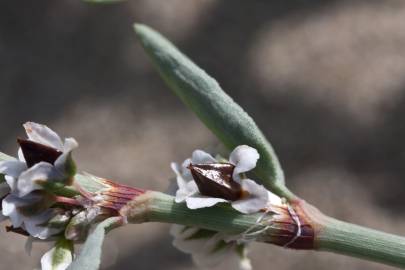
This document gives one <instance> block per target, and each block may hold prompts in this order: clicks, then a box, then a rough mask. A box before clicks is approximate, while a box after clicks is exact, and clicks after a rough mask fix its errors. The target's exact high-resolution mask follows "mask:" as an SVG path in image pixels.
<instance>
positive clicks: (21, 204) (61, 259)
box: [0, 122, 143, 270]
mask: <svg viewBox="0 0 405 270" xmlns="http://www.w3.org/2000/svg"><path fill="white" fill-rule="evenodd" d="M24 128H25V131H26V133H27V136H28V139H18V140H17V141H18V143H19V145H20V148H19V150H18V159H10V160H7V161H2V162H0V198H1V205H2V209H1V212H0V217H1V221H4V220H9V222H10V223H11V226H7V227H6V228H7V230H8V231H12V232H16V233H20V234H23V235H26V236H28V237H29V238H28V241H27V245H26V246H27V247H28V250H30V247H31V245H32V242H33V241H55V245H54V247H53V248H52V249H51V250H50V251H48V252H47V253H46V254H45V255H44V256H43V257H42V259H41V266H42V269H43V270H46V269H58V270H64V269H66V268H67V267H68V265H69V264H70V263H71V262H72V260H73V243H75V242H82V241H84V240H85V239H86V237H87V235H88V232H89V229H90V227H91V225H93V224H94V223H96V222H98V221H101V220H103V219H105V218H107V217H111V216H120V213H119V210H120V209H121V208H122V207H123V205H125V203H126V202H127V201H129V200H131V199H132V198H134V197H135V196H137V195H139V194H141V193H142V192H143V191H142V190H138V189H134V188H130V187H126V186H123V185H119V184H116V183H113V182H111V181H108V180H106V179H100V178H96V177H90V176H88V177H87V178H89V179H91V180H92V183H93V184H94V183H96V184H97V185H98V187H99V188H98V190H97V191H95V192H88V191H86V190H84V189H83V188H82V187H81V186H80V185H79V184H78V183H76V182H75V174H76V166H75V163H74V161H73V159H72V151H73V149H75V148H76V147H77V146H78V144H77V142H76V140H75V139H73V138H66V139H65V140H64V141H62V139H61V138H60V137H59V136H58V135H57V134H56V133H55V132H54V131H52V130H51V129H50V128H48V127H47V126H44V125H40V124H36V123H32V122H28V123H25V124H24ZM68 186H71V188H70V189H68V190H70V191H71V192H74V194H73V195H72V194H70V195H69V196H68V195H66V196H65V195H64V194H60V193H61V192H60V191H61V190H63V189H65V191H66V188H67V187H68ZM55 258H56V259H55ZM55 263H56V264H57V265H55Z"/></svg>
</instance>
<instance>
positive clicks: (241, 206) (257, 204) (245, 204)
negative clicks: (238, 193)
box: [232, 179, 269, 214]
mask: <svg viewBox="0 0 405 270" xmlns="http://www.w3.org/2000/svg"><path fill="white" fill-rule="evenodd" d="M241 185H242V189H243V190H245V191H247V192H249V196H248V197H247V198H244V199H242V200H237V201H234V202H232V207H233V208H234V209H236V210H238V211H239V212H241V213H244V214H251V213H256V212H258V211H260V210H261V209H263V208H265V207H266V206H267V203H268V200H269V195H268V191H267V189H265V188H264V187H263V186H262V185H259V184H257V183H256V182H255V181H253V180H250V179H244V180H242V183H241Z"/></svg>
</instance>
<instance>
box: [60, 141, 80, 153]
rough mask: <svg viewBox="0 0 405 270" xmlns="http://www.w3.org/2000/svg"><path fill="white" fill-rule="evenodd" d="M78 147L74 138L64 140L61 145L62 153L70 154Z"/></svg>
mask: <svg viewBox="0 0 405 270" xmlns="http://www.w3.org/2000/svg"><path fill="white" fill-rule="evenodd" d="M77 147H79V143H78V142H77V141H76V140H75V139H74V138H66V139H65V143H64V144H63V152H71V151H72V150H73V149H76V148H77Z"/></svg>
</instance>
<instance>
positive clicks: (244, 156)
mask: <svg viewBox="0 0 405 270" xmlns="http://www.w3.org/2000/svg"><path fill="white" fill-rule="evenodd" d="M259 157H260V155H259V153H258V152H257V150H256V149H254V148H252V147H250V146H247V145H239V146H238V147H236V148H235V149H234V150H233V151H232V153H231V154H230V156H229V162H230V163H232V164H233V165H235V169H234V171H233V178H234V179H236V180H239V179H240V176H239V174H240V173H244V172H247V171H250V170H252V169H253V168H254V167H256V163H257V160H258V159H259Z"/></svg>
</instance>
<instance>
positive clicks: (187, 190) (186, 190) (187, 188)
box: [174, 181, 198, 203]
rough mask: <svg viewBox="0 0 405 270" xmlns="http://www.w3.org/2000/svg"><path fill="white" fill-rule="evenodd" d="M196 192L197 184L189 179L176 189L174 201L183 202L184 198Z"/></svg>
mask: <svg viewBox="0 0 405 270" xmlns="http://www.w3.org/2000/svg"><path fill="white" fill-rule="evenodd" d="M196 193H198V187H197V184H196V183H195V182H194V181H190V182H188V183H187V184H185V185H184V186H183V187H182V188H179V189H178V190H177V191H176V198H175V199H174V200H175V202H176V203H180V202H184V200H186V199H187V198H189V197H190V196H192V195H194V194H196Z"/></svg>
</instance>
